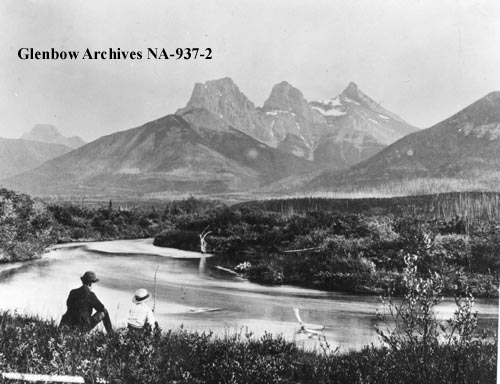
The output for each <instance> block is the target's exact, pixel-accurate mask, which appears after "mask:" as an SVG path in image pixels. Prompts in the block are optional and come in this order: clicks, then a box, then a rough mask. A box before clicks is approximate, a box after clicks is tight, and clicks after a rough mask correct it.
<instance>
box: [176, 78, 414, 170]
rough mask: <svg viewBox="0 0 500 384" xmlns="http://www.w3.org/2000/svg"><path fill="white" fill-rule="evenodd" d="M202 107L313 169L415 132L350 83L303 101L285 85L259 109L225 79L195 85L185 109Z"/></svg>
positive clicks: (348, 160) (350, 159)
mask: <svg viewBox="0 0 500 384" xmlns="http://www.w3.org/2000/svg"><path fill="white" fill-rule="evenodd" d="M195 109H206V110H207V111H209V112H211V113H212V114H214V115H215V116H217V117H218V118H219V119H221V120H223V121H225V123H226V124H227V125H229V126H232V127H233V128H235V129H237V130H240V131H242V132H244V133H246V134H248V135H249V136H252V137H253V138H255V139H257V140H259V141H261V142H263V143H265V144H267V145H269V146H271V147H275V148H278V149H279V150H281V151H283V152H287V153H291V154H294V155H296V156H298V157H302V158H304V159H307V160H309V161H312V162H314V163H315V164H316V165H317V166H319V167H322V168H329V169H345V168H347V167H349V166H350V165H353V164H355V163H357V162H360V161H362V160H364V159H366V158H368V157H370V156H372V155H373V154H375V153H377V152H379V151H380V150H381V149H383V148H385V147H386V146H387V145H388V144H390V143H392V142H394V141H395V140H397V139H399V138H401V137H403V136H404V135H406V134H408V133H410V132H413V131H415V130H417V128H415V127H412V126H411V125H409V124H407V123H405V122H404V121H403V120H402V119H401V118H399V117H398V116H396V115H394V114H392V113H391V112H389V111H386V110H385V109H383V108H382V107H381V106H380V105H378V104H377V103H376V102H374V101H373V100H372V99H370V98H369V97H368V96H366V95H364V94H363V93H362V92H361V91H360V90H359V89H358V87H357V86H356V85H355V84H353V83H351V84H350V85H349V86H348V87H347V89H346V90H345V91H344V92H342V94H341V95H340V96H338V97H337V98H335V99H331V100H327V101H324V102H311V103H309V102H308V101H307V100H306V99H305V98H304V96H303V94H302V92H301V91H300V90H298V89H297V88H295V87H293V86H292V85H290V84H289V83H287V82H285V81H284V82H281V83H279V84H277V85H275V86H274V87H273V88H272V90H271V94H270V96H269V98H268V99H267V100H266V101H265V103H264V105H263V107H262V108H256V107H255V105H254V104H253V103H252V102H251V101H250V100H249V99H248V98H247V97H246V96H245V95H244V94H243V93H242V92H241V91H240V90H239V88H238V87H237V86H236V85H235V84H234V82H233V81H232V80H231V79H230V78H224V79H220V80H213V81H208V82H206V83H205V84H200V83H198V84H196V85H195V87H194V90H193V93H192V96H191V99H190V100H189V102H188V103H187V105H186V107H185V108H182V109H180V110H179V111H177V114H179V115H183V114H184V113H185V112H186V111H189V110H195Z"/></svg>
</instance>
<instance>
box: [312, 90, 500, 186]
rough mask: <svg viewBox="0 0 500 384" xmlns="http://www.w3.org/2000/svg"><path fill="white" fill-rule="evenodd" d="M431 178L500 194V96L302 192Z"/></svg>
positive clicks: (495, 94) (323, 176) (319, 180)
mask: <svg viewBox="0 0 500 384" xmlns="http://www.w3.org/2000/svg"><path fill="white" fill-rule="evenodd" d="M430 179H432V180H437V181H434V182H435V183H438V182H439V183H440V180H441V181H442V182H445V181H446V180H453V181H454V182H455V183H458V184H457V185H455V189H456V188H458V189H462V188H464V187H465V186H467V188H468V189H470V188H474V186H475V187H477V188H479V189H480V188H488V189H490V190H491V189H492V188H493V189H494V190H499V189H500V187H499V185H498V181H499V180H500V92H493V93H490V94H488V95H487V96H485V97H483V98H482V99H480V100H478V101H476V102H475V103H473V104H472V105H470V106H468V107H466V108H465V109H463V110H462V111H460V112H458V113H457V114H455V115H453V116H452V117H450V118H448V119H446V120H444V121H442V122H440V123H439V124H436V125H435V126H433V127H431V128H428V129H424V130H421V131H419V132H415V133H412V134H410V135H408V136H405V137H403V138H402V139H400V140H398V141H396V142H395V143H393V144H392V145H390V146H389V147H387V148H386V149H384V150H383V151H381V152H380V153H378V154H376V155H375V156H373V157H372V158H370V159H368V160H366V161H364V162H362V163H360V164H357V165H355V166H353V167H352V168H351V169H349V170H348V171H344V172H323V173H320V174H319V175H318V176H317V177H315V178H314V179H313V180H305V181H304V185H303V187H304V188H307V189H327V190H335V189H339V187H340V188H341V189H342V188H349V187H351V188H353V187H357V188H360V187H366V186H380V185H383V184H387V183H394V182H407V183H411V182H415V180H420V182H422V183H425V182H426V180H430ZM494 184H496V187H495V185H494Z"/></svg>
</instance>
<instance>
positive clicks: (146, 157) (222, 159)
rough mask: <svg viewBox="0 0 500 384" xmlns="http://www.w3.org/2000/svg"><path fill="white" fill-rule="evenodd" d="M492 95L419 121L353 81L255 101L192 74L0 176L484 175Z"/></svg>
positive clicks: (188, 185) (312, 179)
mask: <svg viewBox="0 0 500 384" xmlns="http://www.w3.org/2000/svg"><path fill="white" fill-rule="evenodd" d="M499 99H500V97H499V93H498V92H497V93H491V94H489V95H487V96H486V97H485V98H483V99H481V100H479V101H477V102H476V103H474V104H472V105H471V106H469V107H467V108H465V109H464V110H462V111H460V112H458V113H457V114H455V115H454V116H452V117H450V118H449V119H446V120H445V121H443V122H441V123H439V124H437V125H435V126H433V127H431V128H428V129H424V130H419V129H417V128H415V127H413V126H412V125H410V124H408V123H406V122H405V121H404V120H403V119H401V118H400V117H399V116H397V115H396V114H394V113H392V112H390V111H387V110H386V109H384V108H383V107H382V106H381V105H379V104H378V103H377V102H375V101H374V100H373V99H371V98H370V97H368V96H367V95H366V94H364V93H363V92H362V91H361V90H360V89H359V87H358V86H357V85H356V84H354V83H350V84H349V85H348V86H347V88H346V89H345V90H344V91H343V92H341V93H340V94H339V95H337V96H335V97H333V98H331V99H328V100H323V101H311V102H309V101H307V100H306V99H305V97H304V95H303V94H302V92H301V91H300V90H298V89H297V88H295V87H293V86H292V85H291V84H289V83H288V82H281V83H279V84H276V85H275V86H274V87H273V88H272V89H271V92H270V95H269V97H268V98H267V100H266V101H265V102H264V104H263V106H262V107H257V106H255V104H254V103H253V102H251V101H250V100H249V99H248V98H247V97H246V96H245V95H244V94H243V93H242V92H241V91H240V89H239V88H238V87H237V85H236V84H235V83H234V82H233V81H232V80H231V79H230V78H223V79H219V80H212V81H207V82H206V83H204V84H201V83H197V84H196V85H195V86H194V89H193V92H192V95H191V97H190V99H189V101H188V102H187V104H186V106H185V107H183V108H181V109H179V110H177V112H176V113H175V114H173V115H167V116H165V117H162V118H159V119H156V120H154V121H151V122H148V123H146V124H144V125H142V126H140V127H137V128H133V129H128V130H125V131H121V132H116V133H113V134H111V135H108V136H104V137H101V138H99V139H97V140H95V141H93V142H91V143H88V144H86V145H83V146H80V147H78V148H76V149H74V150H72V151H70V152H68V153H65V154H62V156H59V157H56V158H53V159H51V160H49V161H47V162H45V163H43V164H42V165H40V166H39V167H38V168H36V169H31V170H27V171H25V172H23V173H20V174H17V175H14V176H11V177H8V178H6V179H4V180H2V181H1V182H0V184H1V185H2V186H4V187H8V188H12V189H17V190H21V191H23V192H28V193H32V194H66V195H74V194H87V195H96V194H102V195H106V194H108V195H109V194H119V195H125V194H127V195H131V194H134V195H136V196H144V197H147V196H167V195H168V194H176V193H179V194H185V193H195V194H214V193H223V194H225V193H231V192H241V191H245V192H248V191H269V190H273V191H279V192H283V191H285V192H287V191H301V192H313V191H333V190H346V191H354V190H357V189H359V188H364V187H377V186H381V185H387V184H388V183H394V182H402V181H404V180H410V181H411V180H416V179H421V178H424V179H425V178H427V179H433V180H436V179H439V178H449V179H451V178H453V179H454V180H464V179H466V178H468V180H476V179H478V177H479V179H481V178H483V179H484V180H486V181H487V180H490V179H491V176H492V175H494V174H495V172H496V173H497V174H498V171H497V169H498V166H499V165H500V164H499V163H500V162H499V161H498V160H497V158H498V156H497V154H498V153H499V143H500V141H499V140H498V138H499V137H500V100H499ZM44 129H45V128H44ZM45 130H46V133H49V135H48V136H51V135H50V132H51V129H45ZM37 131H38V129H37ZM52 136H55V135H52Z"/></svg>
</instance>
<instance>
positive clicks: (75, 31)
mask: <svg viewBox="0 0 500 384" xmlns="http://www.w3.org/2000/svg"><path fill="white" fill-rule="evenodd" d="M0 34H1V36H2V38H1V39H0V84H1V87H0V137H5V138H18V137H20V136H21V135H22V134H23V133H24V132H27V131H29V130H30V129H31V128H32V127H33V126H34V125H35V124H38V123H43V124H53V125H55V126H56V127H57V128H58V129H59V131H60V132H61V133H62V134H64V135H65V136H72V135H79V136H80V137H82V138H83V139H84V140H86V141H91V140H94V139H96V138H98V137H101V136H104V135H107V134H110V133H113V132H116V131H122V130H126V129H129V128H133V127H137V126H140V125H142V124H144V123H146V122H148V121H151V120H154V119H156V118H159V117H162V116H165V115H167V114H170V113H174V112H175V111H176V110H177V109H178V108H181V107H183V106H185V105H186V103H187V101H188V100H189V97H190V95H191V92H192V89H193V86H194V84H195V83H196V82H202V83H203V82H205V81H208V80H213V79H218V78H222V77H227V76H229V77H231V78H232V79H233V80H234V82H235V83H236V84H237V85H238V87H239V88H240V90H241V91H242V92H243V93H244V94H245V95H247V97H248V98H249V99H250V100H251V101H253V102H254V103H255V104H256V106H262V104H263V103H264V101H265V100H266V98H267V97H268V96H269V94H270V92H271V88H272V87H273V85H275V84H277V83H279V82H281V81H283V80H286V81H288V82H289V83H291V84H292V85H293V86H295V87H297V88H298V89H300V90H301V91H302V93H303V94H304V96H305V98H306V99H307V100H309V101H312V100H324V99H329V98H332V97H335V96H336V95H337V94H339V93H340V92H341V91H342V90H343V89H344V88H345V87H346V86H347V85H348V84H349V82H351V81H353V82H355V83H356V84H357V85H358V86H359V88H360V89H361V90H362V91H363V92H364V93H366V94H367V95H368V96H370V97H371V98H373V99H374V100H376V101H377V102H379V103H380V104H382V106H383V107H385V108H386V109H388V110H390V111H391V112H393V113H396V114H398V115H399V116H401V117H402V118H403V119H405V120H406V121H407V122H408V123H410V124H413V125H415V126H418V127H420V128H426V127H429V126H432V125H434V124H436V123H438V122H439V121H441V120H444V119H446V118H447V117H449V116H451V115H453V114H454V113H456V112H458V111H459V110H460V109H462V108H464V107H466V106H467V105H469V104H471V103H472V102H474V101H475V100H477V99H479V98H481V97H483V96H485V95H486V94H488V93H489V92H492V91H498V90H500V70H499V68H500V50H499V49H498V46H500V1H498V0H483V1H476V0H440V1H435V0H345V1H343V0H330V1H326V0H317V1H306V0H267V1H263V0H252V1H250V0H238V1H232V0H231V1H230V0H205V1H191V0H182V1H181V0H179V1H177V0H167V1H155V0H149V1H131V0H111V1H105V2H103V1H100V0H99V1H97V0H85V1H80V0H77V1H69V0H68V1H62V0H61V1H55V0H47V1H40V0H38V1H34V0H31V1H26V0H3V1H1V2H0ZM155 47H156V48H165V50H166V51H167V52H170V53H175V49H176V48H179V47H180V48H186V47H193V48H194V47H198V48H200V51H201V50H204V49H206V48H210V49H211V50H212V57H213V59H212V60H205V59H201V60H200V59H197V60H183V59H181V60H175V59H169V60H148V59H146V58H145V57H144V56H146V51H147V49H148V48H155ZM20 48H34V49H35V50H38V51H44V50H50V49H51V48H54V49H56V50H57V51H61V50H65V51H68V50H77V51H80V55H83V52H84V51H85V50H86V49H87V48H89V49H90V50H108V49H109V48H113V49H114V50H117V49H118V48H120V50H121V51H142V53H143V59H142V60H128V59H126V60H81V59H78V60H65V61H61V60H21V59H20V58H19V57H18V51H19V49H20ZM80 57H81V56H80Z"/></svg>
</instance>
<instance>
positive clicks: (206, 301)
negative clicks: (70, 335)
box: [0, 239, 498, 351]
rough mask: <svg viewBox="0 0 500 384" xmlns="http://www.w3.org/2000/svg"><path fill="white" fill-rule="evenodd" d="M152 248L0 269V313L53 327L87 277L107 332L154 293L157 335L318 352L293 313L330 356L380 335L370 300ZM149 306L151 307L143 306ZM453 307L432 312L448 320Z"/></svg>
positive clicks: (119, 246)
mask: <svg viewBox="0 0 500 384" xmlns="http://www.w3.org/2000/svg"><path fill="white" fill-rule="evenodd" d="M201 256H202V255H201V254H199V253H196V252H186V251H180V250H176V249H171V248H159V247H155V246H154V245H153V244H152V239H141V240H116V241H105V242H89V243H73V244H66V245H62V246H58V247H56V248H55V249H53V250H51V251H49V252H47V253H46V254H45V255H44V256H43V257H42V258H41V259H38V260H33V261H29V262H26V263H17V264H6V265H3V266H0V289H1V302H0V308H1V309H9V310H17V311H18V312H21V313H30V314H37V315H39V316H41V317H43V318H48V319H55V320H56V321H59V319H60V318H61V315H62V314H63V313H64V311H65V309H66V304H65V303H66V298H67V296H68V292H69V291H70V290H71V289H73V288H77V287H78V286H80V285H81V284H80V276H81V275H82V274H83V272H85V271H87V270H93V271H95V272H96V273H97V276H98V278H99V279H100V281H99V282H98V283H97V284H94V286H93V289H94V292H95V293H96V294H97V296H98V297H99V299H100V300H101V301H102V302H103V303H104V305H105V306H106V307H107V308H108V311H109V312H110V315H111V320H112V322H113V324H114V325H115V326H118V327H121V326H125V325H126V321H127V315H128V311H129V309H130V306H131V305H132V302H131V298H132V295H133V293H134V291H135V290H136V289H138V288H147V289H148V290H149V291H150V292H151V293H153V292H154V275H155V272H156V270H157V268H158V271H157V280H156V281H157V284H156V292H157V294H156V309H155V316H156V320H157V321H158V323H159V324H160V326H161V327H162V328H163V329H174V330H175V329H179V327H181V326H182V327H183V328H184V329H187V330H190V331H199V332H204V331H206V332H208V331H213V332H214V333H215V334H216V335H219V336H222V335H225V334H233V333H234V332H242V333H246V332H247V331H251V332H252V333H253V334H254V335H255V336H260V335H262V334H263V333H265V332H266V331H267V332H270V333H273V334H275V335H277V334H281V335H283V336H284V337H285V338H287V339H288V340H293V341H295V342H296V343H297V344H298V345H299V346H303V347H305V348H308V349H314V348H320V343H319V341H318V339H317V338H316V337H313V338H308V337H307V336H306V335H304V334H301V333H297V331H298V330H299V325H298V322H297V320H296V318H295V316H294V312H293V308H294V307H298V308H299V310H300V316H301V317H302V319H303V320H304V322H305V323H307V324H312V326H315V327H322V326H325V329H324V330H323V334H324V336H325V338H326V341H327V342H328V344H330V346H331V348H336V347H339V348H340V349H341V350H344V351H346V350H351V349H360V348H361V347H362V346H363V345H366V344H370V343H375V344H377V343H379V338H378V336H377V333H376V331H375V327H376V326H378V327H384V323H382V322H381V321H379V320H377V318H376V316H375V313H376V311H377V310H378V311H379V312H383V310H384V309H383V307H382V305H381V304H380V301H379V299H378V298H377V297H375V296H360V295H349V294H343V293H332V292H324V291H319V290H312V289H304V288H298V287H292V286H280V287H268V286H262V285H258V284H253V283H250V282H248V281H246V280H244V279H241V278H239V277H237V276H233V275H231V274H229V273H226V272H224V271H222V270H220V269H218V268H217V266H218V261H217V257H210V256H208V257H205V258H201ZM150 304H151V305H152V304H153V301H151V302H150ZM474 308H475V310H477V311H478V312H479V319H480V322H479V323H480V326H481V327H484V328H487V329H490V330H495V329H496V327H497V319H498V300H488V299H479V300H476V303H475V307H474ZM454 309H455V304H454V301H453V300H451V299H446V300H445V301H444V302H443V303H442V304H440V305H439V307H438V309H437V316H438V318H440V319H446V318H450V317H451V316H452V314H453V311H454Z"/></svg>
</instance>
